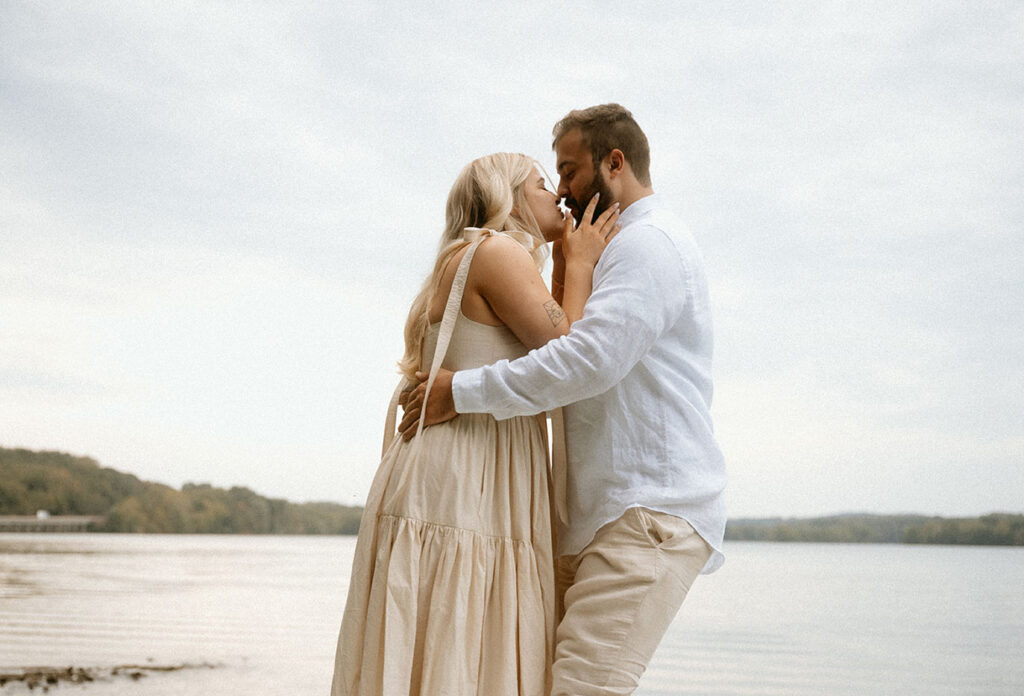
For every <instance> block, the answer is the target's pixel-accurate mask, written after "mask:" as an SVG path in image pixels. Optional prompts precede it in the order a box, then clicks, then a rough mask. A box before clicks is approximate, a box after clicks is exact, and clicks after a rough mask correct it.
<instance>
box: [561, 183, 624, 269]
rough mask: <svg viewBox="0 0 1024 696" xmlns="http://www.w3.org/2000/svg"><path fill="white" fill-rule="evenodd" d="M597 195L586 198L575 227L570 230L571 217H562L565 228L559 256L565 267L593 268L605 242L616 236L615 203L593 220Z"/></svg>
mask: <svg viewBox="0 0 1024 696" xmlns="http://www.w3.org/2000/svg"><path fill="white" fill-rule="evenodd" d="M599 196H600V194H594V197H593V198H591V199H590V203H588V204H587V208H586V210H584V211H583V215H582V217H581V218H580V224H579V226H578V227H573V224H572V223H573V220H572V216H566V220H565V228H564V229H563V230H562V253H563V254H564V256H565V262H566V263H567V264H570V263H571V264H577V263H579V264H586V265H589V266H591V267H593V266H596V265H597V262H598V260H599V259H600V258H601V254H602V253H604V250H605V247H606V246H608V242H610V241H611V240H612V239H613V238H614V237H615V235H616V234H618V233H619V225H618V221H619V204H618V203H615V204H613V205H610V206H608V209H607V210H605V211H604V212H603V213H601V214H600V215H598V216H597V219H596V220H595V219H594V211H595V210H596V209H597V201H598V197H599Z"/></svg>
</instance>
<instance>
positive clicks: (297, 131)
mask: <svg viewBox="0 0 1024 696" xmlns="http://www.w3.org/2000/svg"><path fill="white" fill-rule="evenodd" d="M891 5H892V3H888V2H879V3H850V4H841V3H812V2H807V3H783V4H778V3H767V2H765V3H729V4H728V6H727V7H721V6H719V5H718V4H717V3H715V4H712V3H699V4H698V3H693V4H690V3H686V4H684V3H676V2H658V3H637V4H636V5H635V6H630V9H629V10H628V12H626V13H623V10H624V8H625V6H624V5H622V4H621V3H613V2H594V3H587V4H582V3H581V4H577V5H575V6H573V7H570V6H568V5H565V4H556V5H552V4H551V3H542V2H516V3H504V4H502V5H500V6H494V7H491V6H490V5H486V4H483V3H480V4H476V3H441V4H440V6H439V7H431V8H429V9H428V8H427V4H425V3H413V2H407V3H402V2H359V1H357V2H352V1H348V2H339V3H324V2H281V3H256V2H250V3H234V2H223V3H217V2H211V1H209V0H203V1H202V2H175V3H142V2H137V3H130V2H127V3H126V2H117V3H115V2H111V3H95V2H88V1H84V2H75V3H57V4H51V3H36V2H22V1H18V0H13V1H8V2H4V3H2V4H0V446H6V447H28V448H32V449H57V450H63V451H68V452H72V453H74V454H80V455H88V456H91V457H94V458H96V459H97V460H99V462H100V463H101V464H103V465H105V466H110V467H114V468H116V469H120V470H122V471H128V472H131V473H133V474H136V475H137V476H139V477H140V478H143V479H148V480H155V481H161V482H164V483H168V484H171V485H173V486H176V487H177V486H180V485H181V484H182V483H185V482H187V481H193V482H210V483H212V484H214V485H218V486H231V485H242V486H248V487H250V488H252V489H254V490H256V491H257V492H259V493H261V494H264V495H269V496H273V497H285V498H289V499H291V500H295V501H304V500H331V501H337V502H343V503H347V504H362V503H363V502H364V500H365V495H366V491H367V489H368V487H369V484H370V480H371V478H372V476H373V472H374V470H375V468H376V466H377V463H378V459H379V455H380V440H381V434H382V427H383V419H384V411H385V406H386V403H387V400H388V398H389V396H390V394H391V390H392V388H393V387H394V384H395V383H396V382H397V379H398V376H397V373H396V371H395V361H396V360H397V359H398V358H399V357H400V356H401V353H402V326H403V323H404V320H405V315H406V312H407V310H408V305H409V302H410V301H411V300H412V298H413V296H414V295H415V293H416V290H417V289H418V287H419V285H420V283H421V282H422V279H423V278H424V276H425V275H426V273H427V272H428V271H429V267H430V264H431V261H432V258H433V254H434V251H435V247H436V244H437V240H438V237H439V235H440V233H441V226H442V223H443V215H444V200H445V197H446V195H447V191H448V188H449V186H450V185H451V183H452V181H453V180H454V178H455V176H456V175H457V173H458V171H459V169H461V167H462V166H463V165H464V164H466V163H467V162H468V161H470V160H471V159H473V158H475V157H478V156H480V155H484V154H487V153H490V152H494V151H500V150H511V151H518V152H524V153H527V154H529V155H531V156H534V157H536V158H537V159H538V160H539V161H541V162H542V163H543V164H544V165H545V166H546V167H548V169H549V170H551V169H553V166H552V165H553V157H552V154H551V150H550V133H551V127H552V125H553V124H554V123H555V121H557V120H558V119H559V118H560V117H561V116H563V115H564V114H565V113H566V112H567V111H568V110H570V109H572V108H577V107H585V106H590V105H593V104H598V103H603V102H608V101H617V102H620V103H622V104H624V105H625V106H627V107H628V108H629V109H631V110H632V111H633V113H634V115H635V116H636V118H637V120H638V121H639V123H640V125H641V126H642V127H643V128H644V130H645V131H646V133H647V135H648V138H649V140H650V142H651V148H652V176H653V179H654V186H655V189H656V190H657V191H658V192H659V193H662V194H664V195H666V196H667V197H668V198H669V200H670V202H671V204H672V205H673V206H674V207H675V208H676V210H677V212H678V213H679V214H680V216H681V217H682V218H683V219H684V220H685V221H686V223H687V224H688V226H689V227H690V229H691V230H692V232H693V234H694V236H695V237H696V239H697V241H698V243H699V244H700V245H701V247H702V249H703V252H704V256H705V260H706V263H707V268H708V275H709V280H710V285H711V292H712V299H713V306H714V311H715V322H716V356H715V397H714V403H713V407H712V415H713V417H714V419H715V426H716V433H717V435H718V438H719V440H720V443H721V446H722V449H723V450H724V452H725V455H726V459H727V463H728V469H729V474H730V484H729V488H728V498H727V499H728V503H729V508H730V513H731V515H732V516H736V517H748V516H765V515H787V516H788V515H794V516H806V515H819V514H829V513H837V512H849V511H869V512H879V513H894V512H920V513H928V514H944V515H976V514H983V513H986V512H991V511H997V510H998V511H1011V512H1024V272H1022V269H1024V157H1022V154H1021V153H1024V51H1022V50H1021V43H1020V37H1021V36H1024V4H1021V3H1014V2H1007V3H998V2H993V3H961V2H919V3H900V4H899V5H898V6H897V7H893V6H891Z"/></svg>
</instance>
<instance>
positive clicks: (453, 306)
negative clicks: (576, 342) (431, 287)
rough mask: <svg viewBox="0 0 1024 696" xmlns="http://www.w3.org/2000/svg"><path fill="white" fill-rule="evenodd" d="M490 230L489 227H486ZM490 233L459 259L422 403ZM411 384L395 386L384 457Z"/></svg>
mask: <svg viewBox="0 0 1024 696" xmlns="http://www.w3.org/2000/svg"><path fill="white" fill-rule="evenodd" d="M487 232H490V230H487ZM489 236H490V234H482V235H480V236H478V237H477V238H476V239H474V240H473V242H472V243H471V244H470V245H469V249H468V250H467V251H466V255H465V256H463V257H462V261H460V262H459V267H458V269H456V271H455V279H454V280H452V289H451V291H450V292H449V293H448V302H447V303H446V304H445V307H444V316H443V317H442V318H441V327H440V329H439V330H438V334H437V345H436V346H435V348H434V356H433V359H432V360H431V363H430V376H429V377H428V378H427V390H426V393H425V394H424V395H423V403H424V404H425V403H427V399H429V398H430V389H431V387H433V386H434V379H435V378H436V377H437V373H438V372H439V371H440V369H441V363H443V362H444V356H445V355H446V354H447V353H448V345H449V344H450V343H451V340H452V333H453V332H454V330H455V321H456V320H457V319H458V316H459V308H460V307H461V306H462V295H463V294H464V292H465V290H466V278H467V277H468V276H469V265H470V264H471V263H472V262H473V255H474V254H476V250H477V248H478V247H479V246H480V243H481V242H483V241H484V240H485V239H487V238H488V237H489ZM410 384H412V382H411V380H409V379H408V378H405V377H403V378H402V380H401V381H400V382H399V383H398V386H397V387H395V391H394V394H392V396H391V403H389V404H388V416H387V420H386V421H385V423H384V443H383V446H382V447H381V456H382V457H383V456H384V453H385V452H386V451H387V449H388V447H389V446H390V445H391V442H392V441H393V440H394V439H395V423H396V421H397V419H398V400H399V398H400V397H401V394H402V390H404V389H405V388H407V387H408V386H409V385H410ZM422 432H423V420H422V419H420V423H419V427H418V428H417V429H416V435H417V436H419V434H420V433H422Z"/></svg>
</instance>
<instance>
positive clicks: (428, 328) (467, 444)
mask: <svg viewBox="0 0 1024 696" xmlns="http://www.w3.org/2000/svg"><path fill="white" fill-rule="evenodd" d="M553 134H554V142H553V149H554V152H555V157H556V171H557V174H558V187H557V190H556V191H551V190H549V189H548V188H547V187H546V186H545V179H544V176H543V175H542V173H541V170H540V169H539V166H538V164H537V162H535V161H534V160H533V159H532V158H530V157H527V156H525V155H518V154H508V153H498V154H493V155H488V156H486V157H481V158H479V159H476V160H474V161H472V162H470V163H469V164H468V165H467V166H466V167H465V168H464V169H463V170H462V172H461V173H460V174H459V175H458V177H457V178H456V180H455V183H454V185H453V186H452V188H451V192H450V193H449V195H448V203H447V209H446V221H445V229H444V233H443V235H442V237H441V242H440V246H439V251H438V255H437V260H436V262H435V264H434V268H433V271H432V272H431V273H430V275H429V276H428V277H427V279H426V282H425V283H424V285H423V288H422V289H421V290H420V292H419V295H417V297H416V299H415V301H414V302H413V304H412V307H411V309H410V310H409V317H408V320H407V322H406V325H405V355H404V356H403V357H402V360H401V361H400V363H399V366H400V368H401V371H402V374H403V381H402V384H400V385H399V388H398V389H396V391H395V395H394V397H393V398H392V401H391V405H390V407H389V412H388V421H387V425H386V428H385V439H384V449H383V455H382V459H381V463H380V467H379V469H378V471H377V474H376V476H375V478H374V481H373V484H372V486H371V489H370V492H369V495H368V497H367V504H366V508H365V510H364V513H363V518H362V523H361V526H360V529H359V539H358V541H357V544H356V551H355V557H354V560H353V566H352V578H351V582H350V584H349V589H348V597H347V602H346V605H345V613H344V616H343V618H342V623H341V632H340V636H339V640H338V649H337V656H336V660H335V670H334V681H333V686H332V696H357V695H358V696H441V695H449V694H451V695H455V694H458V695H463V696H471V695H472V696H548V695H549V694H551V695H552V696H591V695H593V696H596V695H598V694H600V695H602V696H606V695H610V694H630V693H633V691H634V690H635V689H636V688H637V685H638V683H639V680H640V677H641V675H642V673H643V672H644V670H645V669H646V667H647V664H648V662H649V661H650V659H651V656H652V655H653V653H654V650H655V648H656V647H657V646H658V643H659V642H660V641H661V639H662V636H663V635H664V634H665V631H666V630H667V629H668V626H669V624H670V623H671V622H672V620H673V618H674V617H675V615H676V612H677V611H678V609H679V607H680V606H681V604H682V602H683V599H684V598H685V597H686V594H687V592H688V591H689V589H690V586H691V585H692V583H693V581H694V579H695V578H696V577H697V575H698V574H701V573H710V572H712V571H714V570H715V569H717V568H718V567H719V566H720V565H721V563H722V560H723V557H722V553H721V546H722V538H723V535H724V531H725V518H726V515H725V505H724V499H723V491H724V489H725V482H726V475H725V464H724V461H723V457H722V454H721V451H720V450H719V447H718V445H717V443H716V441H715V438H714V434H713V431H712V423H711V417H710V413H709V409H710V404H711V392H712V383H711V355H712V330H711V313H710V304H709V299H708V286H707V279H706V277H705V272H704V266H703V261H702V259H701V255H700V252H699V250H698V249H697V246H696V244H695V243H694V241H693V238H692V237H691V235H690V234H689V233H688V232H687V231H686V229H685V227H683V225H682V224H681V223H680V222H679V221H678V220H677V218H676V217H675V216H674V215H673V213H672V212H671V210H670V209H669V206H668V204H667V202H666V200H665V199H664V198H663V197H662V196H661V195H657V194H655V193H654V189H653V187H652V184H651V177H650V171H649V168H650V150H649V146H648V142H647V137H646V136H645V135H644V133H643V131H642V130H641V129H640V127H639V125H637V123H636V121H635V120H634V118H633V116H632V114H631V113H630V112H629V111H628V110H627V109H625V108H623V107H622V106H620V105H618V104H603V105H600V106H594V107H591V108H587V109H581V110H574V111H571V112H569V114H567V115H566V116H565V117H564V118H563V119H561V120H560V121H559V122H558V123H557V124H556V125H555V127H554V130H553ZM560 200H561V201H563V202H564V205H565V206H566V207H567V208H568V210H569V213H563V212H562V209H561V208H560V207H559V201H560ZM548 243H552V249H551V251H550V253H551V255H552V257H553V270H552V277H551V289H550V290H549V289H548V288H547V286H546V285H545V283H544V280H543V278H542V276H541V268H542V267H543V264H544V263H545V261H546V258H547V254H548V249H547V244H548ZM399 403H402V404H403V408H404V417H403V419H402V421H401V423H400V424H399V425H398V428H397V432H396V428H395V422H396V420H397V405H398V404H399ZM548 419H550V423H551V427H550V431H551V436H550V442H549V434H548V430H549V429H548Z"/></svg>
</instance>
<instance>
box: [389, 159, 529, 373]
mask: <svg viewBox="0 0 1024 696" xmlns="http://www.w3.org/2000/svg"><path fill="white" fill-rule="evenodd" d="M536 166H537V163H536V160H534V159H533V158H531V157H527V156H526V155H520V154H516V153H509V152H499V153H496V154H493V155H487V156H486V157H480V158H479V159H475V160H473V161H472V162H470V163H469V164H467V165H466V166H465V167H464V168H463V169H462V171H461V172H460V173H459V176H458V177H457V178H456V179H455V183H454V184H453V185H452V190H451V191H450V192H449V193H448V204H447V206H446V210H445V225H444V234H442V235H441V243H440V245H439V247H438V253H437V261H436V262H435V263H434V270H433V272H432V273H431V274H430V275H429V276H427V279H426V281H425V282H424V283H423V288H422V289H421V290H420V292H419V294H418V295H417V296H416V299H415V300H413V303H412V307H411V308H410V309H409V318H408V319H406V321H405V355H404V356H403V357H402V359H401V360H400V361H399V362H398V368H399V370H400V371H401V373H402V374H403V375H405V376H406V377H407V378H408V379H410V380H412V379H415V377H414V375H415V373H416V371H417V370H420V369H421V366H420V354H421V353H422V352H423V340H424V338H425V337H426V335H427V329H428V328H429V327H430V307H431V305H432V304H433V302H434V296H435V295H436V294H437V291H438V287H439V286H440V284H441V278H442V276H443V275H444V270H445V268H447V266H448V263H449V262H450V261H451V260H452V258H453V257H454V256H455V255H456V254H457V253H459V251H461V250H462V249H463V248H465V247H466V246H468V245H469V244H470V242H469V240H467V239H466V238H465V230H466V228H468V227H478V228H483V229H490V230H495V231H497V232H510V233H512V234H513V236H515V237H517V238H518V239H519V241H520V242H521V243H522V242H527V243H532V244H533V248H532V250H531V251H530V254H531V255H532V256H533V259H534V261H535V262H536V263H537V268H538V270H539V269H541V268H542V267H543V265H544V261H545V260H546V258H547V249H546V247H544V246H543V245H544V241H545V240H544V235H543V234H542V233H541V230H540V225H538V224H537V219H536V218H535V217H534V215H533V211H532V210H531V209H530V205H529V203H528V201H527V198H526V187H525V186H523V184H524V183H526V182H528V181H529V180H531V179H532V177H533V175H534V174H536V173H537V168H536ZM426 367H427V368H428V369H429V365H428V366H426Z"/></svg>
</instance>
